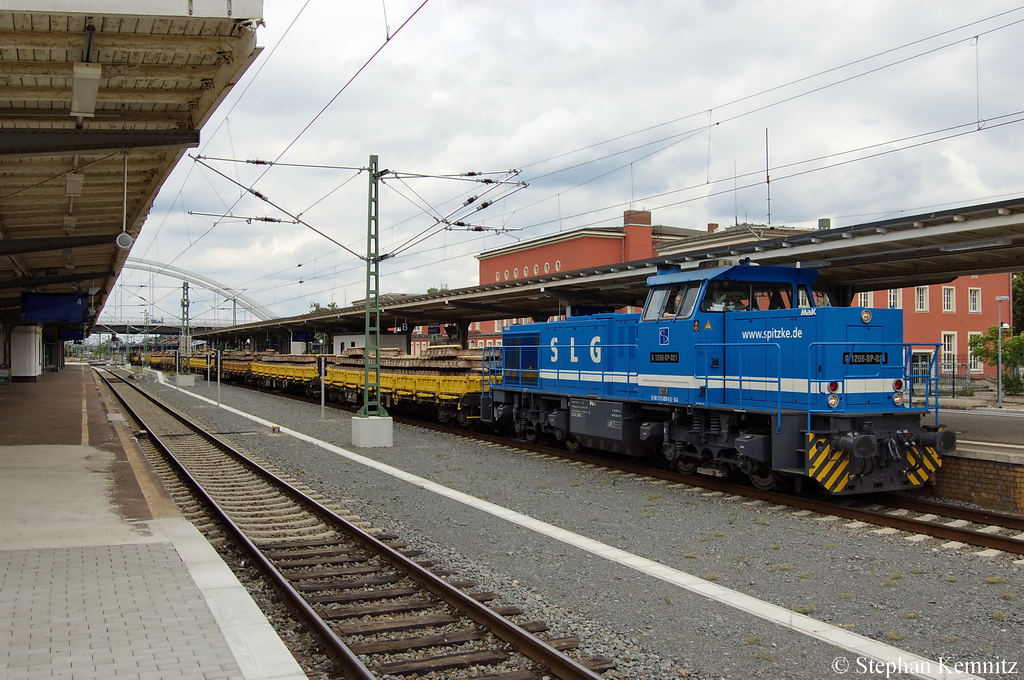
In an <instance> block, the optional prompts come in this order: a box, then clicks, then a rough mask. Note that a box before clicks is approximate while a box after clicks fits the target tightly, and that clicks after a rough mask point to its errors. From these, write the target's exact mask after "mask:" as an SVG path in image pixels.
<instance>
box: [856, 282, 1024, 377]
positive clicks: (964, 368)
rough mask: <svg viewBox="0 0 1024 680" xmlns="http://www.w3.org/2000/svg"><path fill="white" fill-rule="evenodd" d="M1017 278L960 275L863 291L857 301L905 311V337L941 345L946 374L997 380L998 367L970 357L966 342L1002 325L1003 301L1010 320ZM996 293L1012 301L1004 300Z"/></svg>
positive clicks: (868, 305)
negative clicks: (923, 283)
mask: <svg viewBox="0 0 1024 680" xmlns="http://www.w3.org/2000/svg"><path fill="white" fill-rule="evenodd" d="M1012 278H1013V275H1012V274H985V275H975V276H961V277H960V278H958V279H954V280H953V281H951V282H949V283H942V284H932V285H930V286H917V287H915V288H900V289H892V290H876V291H874V292H869V293H860V294H859V295H858V296H856V297H855V298H854V300H853V304H855V305H858V306H861V307H888V308H894V309H902V310H903V336H904V341H905V342H915V343H916V342H920V343H938V344H940V345H941V349H940V351H941V353H942V357H941V358H942V372H943V373H946V374H949V373H954V372H955V373H957V374H960V375H970V376H971V377H980V376H982V375H988V376H991V377H993V378H994V377H995V376H996V367H995V366H985V365H984V364H983V363H981V361H979V360H978V359H976V358H975V357H973V356H971V354H970V351H969V347H968V344H967V343H968V341H969V340H970V338H971V337H973V336H975V335H983V334H984V333H985V331H986V330H987V329H988V328H989V327H991V326H995V325H997V324H998V323H999V314H1000V312H999V305H1000V304H1002V306H1003V309H1002V320H1003V321H1004V322H1009V321H1010V320H1011V318H1010V317H1011V315H1012V309H1013V307H1012V293H1011V291H1012ZM997 296H1006V297H1010V298H1011V300H1010V301H1004V302H1002V303H1000V302H997V301H996V297H997ZM926 351H927V350H925V349H924V348H922V349H920V350H916V351H915V353H925V352H926Z"/></svg>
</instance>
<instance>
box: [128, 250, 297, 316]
mask: <svg viewBox="0 0 1024 680" xmlns="http://www.w3.org/2000/svg"><path fill="white" fill-rule="evenodd" d="M124 268H125V269H136V270H138V271H144V272H151V273H153V274H165V275H167V276H170V277H173V278H176V279H179V280H181V281H188V282H189V283H194V284H195V285H197V286H199V287H201V288H205V289H207V290H211V291H213V292H215V293H217V294H218V295H222V296H223V297H225V298H229V299H233V300H237V301H238V304H239V305H241V306H242V307H243V308H244V309H247V310H249V312H250V313H252V315H253V316H255V317H257V318H258V319H260V320H261V321H269V320H270V319H276V318H277V314H274V313H273V312H271V311H270V310H269V309H267V308H266V307H264V306H262V305H261V304H259V303H258V302H256V301H255V300H253V299H252V298H249V297H246V296H245V295H242V293H241V292H240V291H238V290H235V289H233V288H228V287H227V286H225V285H223V284H220V283H218V282H216V281H214V280H213V279H211V278H208V277H206V276H203V275H202V274H197V273H195V272H191V271H189V270H187V269H182V268H181V267H174V266H172V265H169V264H163V263H162V262H156V261H154V260H143V259H141V258H137V257H129V258H128V259H127V260H125V262H124Z"/></svg>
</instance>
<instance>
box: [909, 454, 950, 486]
mask: <svg viewBox="0 0 1024 680" xmlns="http://www.w3.org/2000/svg"><path fill="white" fill-rule="evenodd" d="M907 466H908V467H907V479H908V480H909V481H910V483H911V484H913V485H914V486H921V485H922V484H924V483H925V482H927V481H928V479H929V478H931V477H934V476H935V473H936V472H937V471H938V469H939V468H940V467H942V458H941V457H940V456H939V453H938V452H937V451H936V450H935V449H933V448H932V447H930V446H924V447H919V446H916V445H914V446H909V447H907Z"/></svg>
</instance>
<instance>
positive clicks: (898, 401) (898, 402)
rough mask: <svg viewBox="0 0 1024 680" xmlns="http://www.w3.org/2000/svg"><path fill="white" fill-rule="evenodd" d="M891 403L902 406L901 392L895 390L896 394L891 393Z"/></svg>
mask: <svg viewBox="0 0 1024 680" xmlns="http://www.w3.org/2000/svg"><path fill="white" fill-rule="evenodd" d="M892 403H893V406H903V393H902V392H897V393H896V394H894V395H892Z"/></svg>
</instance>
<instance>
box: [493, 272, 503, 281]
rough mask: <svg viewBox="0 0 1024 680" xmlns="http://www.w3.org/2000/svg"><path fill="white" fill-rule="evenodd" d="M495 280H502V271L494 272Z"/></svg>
mask: <svg viewBox="0 0 1024 680" xmlns="http://www.w3.org/2000/svg"><path fill="white" fill-rule="evenodd" d="M494 280H495V281H501V272H494Z"/></svg>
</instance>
